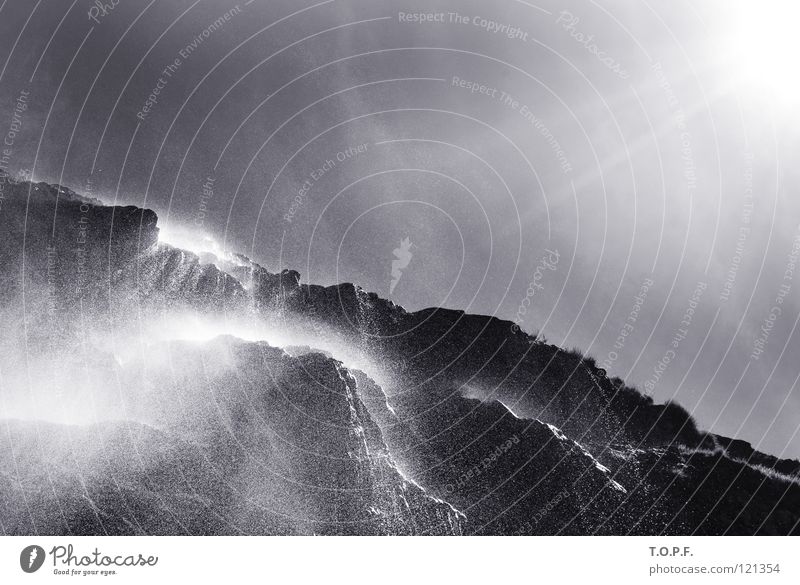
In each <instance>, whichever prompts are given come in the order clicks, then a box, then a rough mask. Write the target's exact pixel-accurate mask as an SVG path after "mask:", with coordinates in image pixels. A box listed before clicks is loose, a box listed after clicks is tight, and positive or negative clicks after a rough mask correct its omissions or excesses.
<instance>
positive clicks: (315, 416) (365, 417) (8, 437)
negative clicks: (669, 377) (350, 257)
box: [0, 182, 800, 534]
mask: <svg viewBox="0 0 800 585" xmlns="http://www.w3.org/2000/svg"><path fill="white" fill-rule="evenodd" d="M0 230H1V231H2V233H0V237H1V238H2V240H1V241H0V261H2V263H3V264H2V265H3V273H2V276H3V279H4V280H3V286H2V287H0V314H2V316H3V319H4V323H5V325H6V326H5V328H4V330H3V332H2V333H1V334H0V349H2V353H0V356H1V357H0V362H1V363H0V366H2V371H3V376H4V397H3V398H4V402H3V405H4V406H3V412H2V413H0V417H2V418H5V419H6V420H4V421H0V424H2V425H3V426H4V428H5V430H6V432H4V433H0V436H2V439H0V441H3V444H2V450H0V528H2V530H3V531H4V532H6V533H13V534H34V533H39V534H68V533H73V534H104V533H109V534H137V533H157V534H240V533H247V534H461V533H467V534H595V533H597V534H626V533H632V534H661V533H664V534H691V533H699V534H723V533H727V534H789V533H797V532H798V530H800V529H799V528H798V521H800V485H799V482H800V479H798V478H800V462H797V461H794V460H780V459H777V458H775V457H772V456H770V455H766V454H763V453H759V452H757V451H754V450H753V449H752V448H751V447H750V445H748V444H747V443H744V442H742V441H738V440H734V439H728V438H723V437H718V436H715V435H711V434H708V433H704V432H702V431H700V430H698V429H697V427H696V425H695V423H694V421H693V420H692V419H691V417H690V416H689V415H688V414H687V413H686V411H684V410H683V409H682V408H681V407H680V406H678V405H676V404H666V405H658V404H654V403H653V402H652V400H651V399H649V398H647V397H645V396H643V395H641V394H640V393H639V392H637V391H636V390H635V389H632V388H629V387H627V386H625V384H624V382H623V381H622V380H618V379H612V380H610V379H608V378H607V377H606V376H605V373H604V372H602V371H601V370H599V369H598V368H597V367H596V366H595V364H594V363H593V362H592V361H591V360H588V359H584V358H583V357H582V356H579V355H576V354H574V353H571V352H566V351H564V350H562V349H560V348H558V347H554V346H551V345H548V344H546V343H542V342H540V341H539V340H537V339H536V338H535V337H532V336H529V335H526V334H525V333H524V332H521V331H519V330H518V329H516V328H515V327H513V326H512V324H511V323H509V322H506V321H502V320H499V319H495V318H491V317H484V316H478V315H468V314H465V313H463V312H461V311H452V310H445V309H427V310H424V311H419V312H416V313H408V312H406V311H405V310H404V309H403V308H402V307H399V306H396V305H394V304H393V303H391V302H390V301H386V300H383V299H380V298H379V297H377V296H376V295H374V294H371V293H366V292H364V291H363V290H361V289H360V288H358V287H356V286H353V285H352V284H342V285H338V286H333V287H320V286H316V285H306V284H301V282H300V275H299V274H298V273H297V272H295V271H290V270H286V271H284V272H283V273H281V274H271V273H269V272H268V271H266V270H265V269H263V268H262V267H260V266H258V265H257V264H255V263H253V262H251V261H250V260H248V259H247V258H245V257H243V256H240V255H231V256H230V257H226V258H219V257H213V256H212V257H203V258H202V259H201V258H199V257H198V256H197V255H195V254H192V253H190V252H187V251H185V250H180V249H177V248H174V247H172V246H169V245H166V244H164V243H161V242H159V241H158V227H157V218H156V216H155V214H154V213H153V212H151V211H148V210H141V209H137V208H134V207H113V208H112V207H105V206H102V205H101V204H99V202H97V201H91V200H86V199H83V198H81V197H80V196H79V195H77V194H75V193H73V192H71V191H69V190H67V189H63V188H60V187H54V186H50V185H45V184H36V185H32V184H29V183H13V182H12V183H11V184H10V186H9V191H8V195H7V198H6V200H5V201H4V205H3V208H2V221H0ZM185 319H192V320H191V321H188V323H189V325H187V326H186V327H185V328H184V330H186V331H188V332H189V333H191V332H192V331H193V330H194V329H196V327H195V324H196V322H203V323H205V322H214V323H216V324H217V325H219V327H217V329H220V330H221V332H222V333H229V334H232V335H236V333H237V331H238V330H239V329H242V324H243V323H244V324H245V325H253V326H255V325H257V326H258V328H259V334H258V335H254V337H255V338H256V339H264V338H266V339H268V340H270V341H271V340H272V336H274V337H275V338H276V340H277V341H276V342H273V345H276V344H280V345H282V346H284V348H285V349H284V350H282V349H278V348H277V347H273V346H272V345H270V344H268V343H266V342H263V341H243V340H241V339H237V338H235V337H230V336H223V337H216V333H218V332H219V331H216V330H215V331H214V332H212V333H213V334H209V335H207V336H205V337H204V338H203V339H196V340H194V341H191V340H184V341H179V339H181V332H180V331H178V333H176V332H175V331H172V330H171V329H170V327H171V326H170V325H169V324H170V323H172V322H173V321H175V320H177V321H179V322H181V321H182V320H185ZM196 320H197V321H196ZM186 331H184V332H186ZM262 333H263V335H264V337H261V336H260V335H261V334H262ZM359 368H361V369H363V371H360V369H359Z"/></svg>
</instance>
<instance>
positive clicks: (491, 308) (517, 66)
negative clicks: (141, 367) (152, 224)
mask: <svg viewBox="0 0 800 585" xmlns="http://www.w3.org/2000/svg"><path fill="white" fill-rule="evenodd" d="M108 4H109V6H110V3H108ZM784 4H785V5H787V6H791V3H774V5H773V4H771V3H769V2H767V3H764V2H753V3H752V6H749V7H748V6H744V10H745V12H743V13H741V12H739V11H738V10H737V8H736V7H735V6H733V4H732V3H728V2H725V3H722V2H710V1H702V2H670V3H660V2H653V1H650V2H645V1H641V0H633V1H630V2H599V3H597V2H573V1H570V2H527V1H522V0H492V1H488V0H484V1H480V2H479V1H457V0H450V1H443V0H435V1H433V2H431V1H421V0H420V1H416V2H413V1H374V0H369V1H368V0H350V1H347V0H342V1H340V0H336V1H328V2H319V3H315V2H314V1H313V0H310V1H309V2H298V1H296V0H292V1H288V0H284V1H271V0H255V1H253V2H251V3H249V4H246V2H245V1H244V0H239V4H238V5H237V4H236V3H235V2H228V1H218V0H201V1H197V2H189V1H177V0H169V1H161V2H146V1H143V0H138V1H134V0H120V1H119V3H118V4H117V5H116V6H115V7H114V8H113V9H110V10H104V11H101V10H99V9H97V8H96V5H95V4H94V3H93V2H90V1H89V0H75V1H74V2H68V1H57V0H41V1H39V2H33V1H31V0H7V1H6V2H3V4H2V9H0V31H2V35H0V66H2V67H3V68H2V70H0V71H1V72H2V77H0V100H1V102H0V103H2V105H3V106H2V107H3V121H4V122H3V124H4V125H8V128H5V127H4V128H3V133H4V134H5V132H6V131H7V129H11V128H12V125H15V127H16V128H17V130H18V131H17V132H15V135H14V137H13V140H12V142H13V145H12V146H11V147H10V148H11V152H10V154H7V156H6V160H5V161H4V163H3V165H2V166H5V167H7V168H8V169H9V170H10V171H11V172H12V173H14V174H15V173H17V172H23V173H24V172H26V171H31V170H32V172H33V176H34V178H36V179H38V180H46V181H49V182H61V183H64V184H66V185H69V186H71V187H73V188H74V189H76V190H79V191H86V190H87V185H88V186H90V187H91V190H92V192H93V194H94V195H96V196H100V197H101V198H103V199H104V200H106V201H108V202H112V201H115V200H116V201H120V202H124V203H134V204H137V205H147V206H149V207H152V208H154V209H156V210H157V211H158V212H159V214H160V215H161V217H162V222H163V223H164V225H166V226H167V228H168V229H171V230H172V231H175V230H177V229H179V228H181V229H186V228H191V229H193V230H195V231H198V232H202V233H206V234H208V235H210V236H212V237H213V238H215V239H216V240H218V241H219V242H221V243H222V242H224V244H223V245H224V246H225V247H227V248H230V249H237V250H241V251H243V252H245V253H247V254H248V255H250V256H252V257H253V258H254V259H255V260H256V261H258V262H260V263H262V264H264V265H265V266H266V267H268V268H270V269H272V270H278V269H279V268H281V267H292V268H295V269H297V270H299V271H300V272H301V273H302V274H303V278H304V280H306V281H312V282H319V283H334V282H337V281H354V282H357V283H358V284H360V285H361V286H362V287H364V288H365V289H368V290H373V291H376V292H378V293H379V294H381V295H382V296H387V297H388V296H389V286H390V282H391V264H392V260H393V259H394V256H393V250H394V249H395V248H398V247H399V246H400V242H401V240H403V239H404V238H406V237H408V238H409V239H410V241H411V243H412V247H411V248H410V251H411V253H412V255H413V256H412V257H411V260H410V261H409V263H408V266H407V267H405V268H404V269H403V271H402V278H401V279H400V280H399V281H398V283H397V285H396V287H395V288H394V291H393V293H392V294H391V298H392V300H394V301H395V302H397V303H399V304H402V305H404V306H406V307H407V308H410V309H419V308H423V307H427V306H433V305H444V306H448V307H453V308H461V309H465V310H468V311H470V312H476V313H485V314H495V315H498V316H500V317H503V318H506V319H512V320H517V322H518V323H519V324H520V325H521V326H522V327H523V328H524V329H526V330H529V331H536V330H542V331H543V332H544V333H545V335H546V336H547V338H548V339H549V340H550V341H551V342H553V343H556V344H559V345H562V346H567V347H573V346H576V347H579V348H581V349H582V350H586V351H588V353H590V354H591V355H593V356H595V357H596V358H597V360H598V362H599V363H601V364H602V363H604V362H605V363H606V364H607V365H608V369H609V371H610V372H611V373H613V374H616V375H620V376H622V377H624V378H626V379H627V380H628V381H629V382H631V383H633V384H636V385H637V386H638V387H639V388H641V389H643V390H645V389H646V390H648V391H650V392H651V393H652V394H653V395H654V396H655V398H656V399H657V400H666V399H670V398H676V399H677V400H678V401H679V402H681V403H682V404H683V405H685V406H686V407H687V408H688V409H689V410H691V411H693V413H694V415H695V416H696V417H697V418H698V420H699V422H700V425H701V426H702V427H704V428H707V429H711V430H714V431H716V432H719V433H722V434H728V435H735V436H740V437H742V438H744V439H746V440H748V441H751V442H752V443H753V444H754V445H756V446H759V447H761V448H762V449H765V450H767V451H770V452H772V453H774V454H783V455H784V456H794V457H797V456H800V436H799V434H798V433H797V430H798V420H800V417H798V413H800V393H799V392H798V390H797V388H796V386H795V383H796V382H797V377H798V374H800V361H799V360H797V358H796V356H797V355H798V352H799V351H800V335H798V334H797V332H796V331H795V327H796V325H797V319H798V315H800V303H799V302H798V298H799V296H800V282H795V283H793V282H792V280H791V275H792V274H791V269H792V267H793V264H794V261H795V260H796V259H797V255H798V251H800V250H798V248H796V247H795V248H794V250H793V244H794V242H795V241H796V239H797V238H798V237H800V229H799V228H798V224H800V198H798V197H797V187H798V185H799V184H800V177H799V176H798V167H797V162H796V153H797V152H798V150H799V149H800V144H798V136H800V132H799V127H800V115H798V114H797V112H798V111H799V110H798V105H800V84H798V83H797V81H796V80H794V79H793V78H794V77H795V76H796V74H795V73H794V71H793V69H794V68H793V65H795V64H794V63H792V62H791V55H792V53H791V44H790V39H791V38H796V35H794V37H792V34H793V31H792V29H791V28H788V27H792V26H796V23H797V22H798V18H796V17H797V16H798V14H796V12H797V11H798V9H796V8H795V9H793V10H794V12H795V14H787V13H786V12H785V11H786V10H787V8H782V6H783V5H784ZM93 7H95V8H93ZM220 18H221V19H222V20H219V19H220ZM215 21H216V22H217V24H214V23H215ZM793 23H795V24H793ZM781 27H787V28H785V30H782V28H781ZM795 52H796V51H795ZM170 65H171V68H169V69H168V68H167V66H170ZM154 91H158V95H154V97H155V100H152V99H149V96H150V94H151V93H154ZM26 92H27V93H26ZM21 96H22V97H23V98H24V100H22V101H24V102H25V105H26V106H27V110H25V111H24V112H21V110H20V108H19V107H18V106H17V104H18V103H20V97H21ZM148 104H149V108H147V109H146V107H147V106H148ZM15 107H16V108H17V110H20V111H18V112H17V117H16V118H14V115H15ZM792 154H795V157H794V158H792ZM556 253H557V254H556ZM556 256H557V261H554V258H555V257H556ZM782 286H783V288H782ZM643 287H644V288H645V289H646V291H643V290H642V289H643ZM642 292H646V295H642V294H641V293H642ZM637 297H638V298H637ZM523 312H524V314H522V313H523ZM623 331H624V334H623ZM615 344H616V345H615Z"/></svg>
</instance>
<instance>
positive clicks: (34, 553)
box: [19, 544, 45, 573]
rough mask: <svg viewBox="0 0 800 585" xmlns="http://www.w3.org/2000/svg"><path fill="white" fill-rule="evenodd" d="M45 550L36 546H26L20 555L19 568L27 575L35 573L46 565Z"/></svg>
mask: <svg viewBox="0 0 800 585" xmlns="http://www.w3.org/2000/svg"><path fill="white" fill-rule="evenodd" d="M44 557H45V554H44V549H43V548H42V547H41V546H39V545H36V544H32V545H30V546H26V547H25V548H23V549H22V552H21V553H19V566H20V567H21V568H22V570H23V571H25V572H26V573H35V572H36V571H38V570H39V569H40V568H41V567H42V565H43V564H44Z"/></svg>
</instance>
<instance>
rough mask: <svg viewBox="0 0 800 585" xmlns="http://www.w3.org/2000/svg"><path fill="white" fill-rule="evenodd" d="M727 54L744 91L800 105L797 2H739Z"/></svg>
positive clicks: (732, 11) (734, 4) (733, 12)
mask: <svg viewBox="0 0 800 585" xmlns="http://www.w3.org/2000/svg"><path fill="white" fill-rule="evenodd" d="M730 15H731V22H732V24H731V26H730V27H729V30H728V34H727V35H726V37H727V38H726V42H725V43H724V48H723V50H724V51H725V52H726V53H727V54H726V55H725V57H726V60H729V61H730V65H731V67H732V68H733V71H734V75H733V76H734V78H735V79H736V80H737V81H738V82H739V83H740V84H741V85H742V86H744V87H743V89H746V90H748V91H755V92H757V93H759V94H760V95H762V96H763V97H768V98H770V99H771V100H772V101H774V102H776V103H784V104H787V103H792V104H796V103H797V102H798V101H800V79H798V75H797V61H798V55H799V53H798V50H797V32H798V30H799V29H800V2H798V1H797V0H736V1H734V2H731V3H730Z"/></svg>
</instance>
